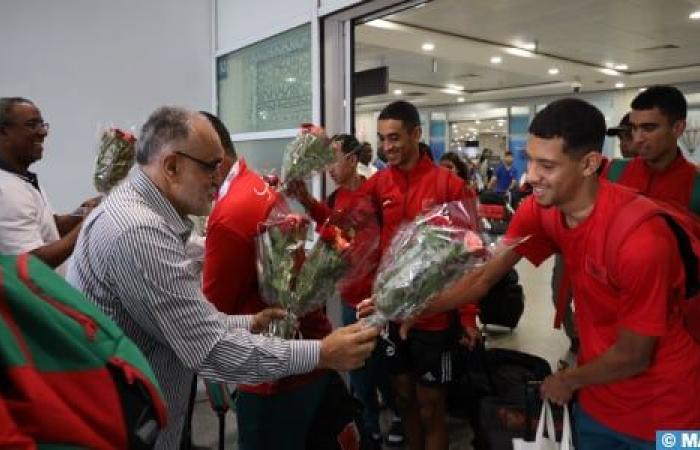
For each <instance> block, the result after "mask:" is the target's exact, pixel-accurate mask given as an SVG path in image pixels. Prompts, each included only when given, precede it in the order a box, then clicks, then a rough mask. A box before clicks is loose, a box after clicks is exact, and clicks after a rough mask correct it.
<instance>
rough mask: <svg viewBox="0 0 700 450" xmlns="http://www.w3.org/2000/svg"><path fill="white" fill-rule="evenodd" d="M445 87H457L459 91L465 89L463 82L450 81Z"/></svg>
mask: <svg viewBox="0 0 700 450" xmlns="http://www.w3.org/2000/svg"><path fill="white" fill-rule="evenodd" d="M445 87H446V88H447V89H455V90H457V91H463V90H464V86H462V85H461V84H453V83H448V84H446V85H445Z"/></svg>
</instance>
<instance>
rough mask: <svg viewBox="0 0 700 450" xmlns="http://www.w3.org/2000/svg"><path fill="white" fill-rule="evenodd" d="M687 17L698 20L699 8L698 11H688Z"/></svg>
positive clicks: (699, 18) (699, 16)
mask: <svg viewBox="0 0 700 450" xmlns="http://www.w3.org/2000/svg"><path fill="white" fill-rule="evenodd" d="M688 18H689V19H690V20H700V10H698V11H693V12H692V13H690V15H689V16H688Z"/></svg>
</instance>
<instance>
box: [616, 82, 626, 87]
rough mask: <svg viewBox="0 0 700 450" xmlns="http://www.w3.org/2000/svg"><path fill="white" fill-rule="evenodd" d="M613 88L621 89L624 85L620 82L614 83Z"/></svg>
mask: <svg viewBox="0 0 700 450" xmlns="http://www.w3.org/2000/svg"><path fill="white" fill-rule="evenodd" d="M615 87H616V88H618V89H622V88H623V87H625V83H623V82H622V81H618V82H617V83H615Z"/></svg>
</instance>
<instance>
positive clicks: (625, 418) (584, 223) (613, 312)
mask: <svg viewBox="0 0 700 450" xmlns="http://www.w3.org/2000/svg"><path fill="white" fill-rule="evenodd" d="M529 131H530V138H529V140H528V144H527V155H528V158H529V164H528V170H527V179H528V182H529V183H530V184H532V187H533V195H532V197H530V198H528V199H527V200H526V201H525V202H523V204H521V206H520V208H518V211H516V213H515V216H514V217H513V221H512V222H511V225H510V227H509V229H508V232H507V236H508V237H511V238H515V237H523V236H529V239H528V240H527V241H526V242H525V243H523V244H521V245H520V246H518V247H516V248H515V249H514V250H509V251H506V252H505V253H503V254H501V255H500V256H497V257H495V258H494V259H493V260H492V261H490V262H489V263H488V264H486V265H485V266H484V267H483V268H482V269H481V270H479V271H476V272H472V273H470V274H467V275H465V276H464V277H463V278H462V279H461V280H459V281H458V282H457V283H455V285H453V287H451V288H449V289H447V290H446V291H444V292H443V293H441V294H439V296H438V297H437V299H436V301H435V302H434V303H433V304H432V305H431V308H430V310H431V311H440V310H447V309H449V308H454V307H455V306H458V305H461V304H464V303H468V302H472V301H475V300H477V299H479V298H481V297H483V296H484V295H485V294H486V293H487V292H488V289H489V288H490V287H491V286H492V285H493V284H494V283H495V282H496V281H497V280H499V279H500V278H501V277H502V276H503V274H505V273H506V272H507V271H508V270H509V269H510V268H511V267H512V266H513V265H514V264H516V263H517V262H518V261H519V260H520V258H521V257H523V256H524V257H526V258H527V259H528V260H530V261H531V262H532V263H533V264H535V265H539V264H541V263H542V262H543V261H544V260H546V259H547V258H548V257H550V256H551V255H552V254H554V253H561V254H562V256H563V258H564V264H565V266H566V270H567V272H568V274H569V277H570V279H571V282H572V286H573V292H574V302H575V306H576V324H577V327H578V329H579V336H580V339H581V350H580V353H579V356H578V366H577V367H575V368H570V369H566V370H563V371H560V372H557V373H556V374H554V375H552V376H550V377H548V378H547V379H545V381H544V383H543V385H542V389H541V393H542V396H543V397H544V398H547V399H550V400H552V401H554V402H556V403H559V404H563V403H566V402H568V401H569V400H570V399H571V398H572V396H573V394H574V393H575V392H578V402H577V404H576V408H575V409H576V410H575V416H576V432H577V433H578V438H579V439H578V445H579V447H578V448H580V449H585V450H589V449H594V450H598V449H600V450H608V449H612V448H625V449H645V450H646V449H649V450H651V449H654V448H655V442H654V440H655V432H656V430H663V429H698V428H700V397H699V396H698V395H695V393H696V392H698V391H699V390H700V346H699V345H698V344H697V343H696V342H695V341H694V340H693V338H692V337H691V336H690V335H689V334H688V332H687V330H686V329H685V327H684V325H683V322H682V317H681V316H680V311H679V302H680V301H681V300H682V296H683V291H684V283H685V275H684V271H683V265H682V261H681V258H680V256H679V254H678V250H677V243H676V240H675V236H674V235H673V233H672V231H671V229H670V228H669V227H668V225H667V224H666V222H665V221H664V220H663V219H662V218H661V217H654V218H652V219H649V220H648V221H646V222H644V223H643V224H642V225H641V226H640V227H638V228H637V229H635V230H634V232H632V233H630V234H629V236H628V237H627V239H626V240H625V241H624V243H623V244H622V246H621V247H620V253H619V256H618V257H617V264H616V265H617V267H606V266H605V259H604V255H605V246H606V230H607V229H608V226H609V224H610V222H611V220H613V218H614V215H615V212H616V211H618V210H619V209H620V208H621V207H622V206H623V205H626V204H627V203H629V202H630V201H631V200H633V199H634V198H636V196H637V194H635V193H634V192H633V191H631V190H629V189H627V188H624V187H621V186H618V185H616V184H612V183H610V182H608V181H607V180H605V179H603V178H600V177H599V176H598V172H599V168H600V165H601V163H602V159H603V158H602V154H601V149H602V145H603V140H604V134H605V119H604V118H603V115H602V114H601V113H600V111H598V110H597V109H596V108H595V107H594V106H592V105H590V104H588V103H586V102H584V101H582V100H578V99H563V100H559V101H556V102H553V103H550V104H549V105H548V106H547V107H546V108H545V109H544V110H542V111H540V112H539V113H538V114H537V115H536V116H535V118H534V119H533V121H532V123H531V125H530V129H529ZM609 271H614V273H616V274H617V277H616V280H617V284H618V285H619V286H618V289H615V288H613V287H611V285H610V283H609V282H608V279H607V275H606V272H609Z"/></svg>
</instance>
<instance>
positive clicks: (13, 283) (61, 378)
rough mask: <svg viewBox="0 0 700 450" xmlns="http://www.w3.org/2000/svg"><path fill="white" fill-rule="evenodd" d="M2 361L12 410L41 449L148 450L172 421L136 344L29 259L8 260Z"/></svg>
mask: <svg viewBox="0 0 700 450" xmlns="http://www.w3.org/2000/svg"><path fill="white" fill-rule="evenodd" d="M0 361H1V364H2V366H0V377H1V379H2V382H3V383H2V386H3V390H2V392H1V394H2V401H3V403H4V406H5V408H6V410H7V411H8V412H9V414H10V416H11V417H12V418H13V420H14V423H15V424H16V425H17V426H18V427H19V429H20V431H21V432H23V433H24V434H25V435H27V436H29V437H31V438H32V439H33V440H34V441H35V442H36V444H37V446H38V448H46V449H49V448H51V449H55V448H66V449H67V448H94V449H106V448H110V449H112V448H125V449H126V448H129V449H146V448H151V447H152V446H153V444H154V443H155V439H156V437H157V435H158V432H159V430H160V429H162V428H163V427H164V426H165V424H166V408H165V404H164V402H163V396H162V393H161V391H160V388H159V386H158V383H157V381H156V378H155V375H154V374H153V372H152V370H151V368H150V366H149V364H148V362H147V360H146V358H145V357H144V356H143V354H142V353H141V351H140V350H139V349H138V347H136V345H135V344H134V343H133V342H132V341H131V340H129V339H128V338H127V337H126V336H125V335H124V333H123V332H122V330H121V329H120V328H119V327H117V325H116V324H114V322H112V321H111V320H110V319H109V318H108V317H107V316H106V315H105V314H104V313H102V312H101V311H100V310H99V309H98V308H97V307H96V306H95V305H94V304H93V303H92V302H91V301H90V300H88V299H87V298H86V297H85V296H84V295H83V294H82V293H81V292H79V291H77V290H76V289H74V288H73V287H71V286H70V285H69V284H68V283H66V281H65V280H64V279H63V278H62V277H60V276H59V275H57V274H56V273H55V272H54V271H53V270H51V268H49V267H48V266H46V265H45V264H43V263H42V262H41V261H39V260H38V259H36V258H34V257H33V256H30V255H20V256H3V255H0ZM0 444H2V443H0ZM1 446H2V445H0V447H1Z"/></svg>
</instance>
